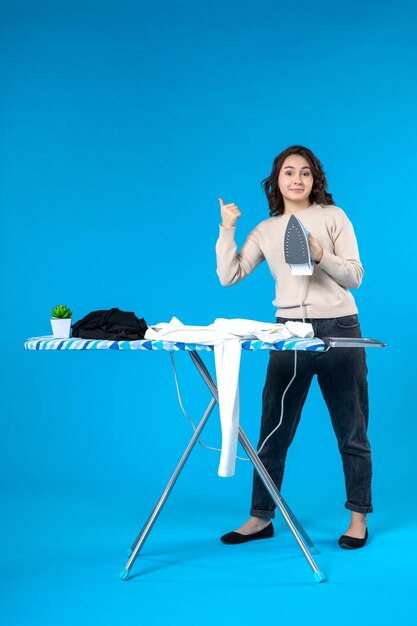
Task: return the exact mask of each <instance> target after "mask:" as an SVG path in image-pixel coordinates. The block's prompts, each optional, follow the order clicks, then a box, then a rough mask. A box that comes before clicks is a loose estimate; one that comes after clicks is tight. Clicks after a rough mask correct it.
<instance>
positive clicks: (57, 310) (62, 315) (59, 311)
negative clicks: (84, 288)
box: [51, 304, 72, 320]
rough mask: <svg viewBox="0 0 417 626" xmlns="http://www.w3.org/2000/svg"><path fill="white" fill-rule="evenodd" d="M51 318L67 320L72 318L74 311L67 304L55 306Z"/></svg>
mask: <svg viewBox="0 0 417 626" xmlns="http://www.w3.org/2000/svg"><path fill="white" fill-rule="evenodd" d="M51 317H53V318H55V319H59V320H67V319H70V317H72V311H71V309H69V308H68V307H67V306H65V304H58V306H54V308H53V309H52V311H51Z"/></svg>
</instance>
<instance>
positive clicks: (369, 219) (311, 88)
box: [0, 0, 417, 625]
mask: <svg viewBox="0 0 417 626" xmlns="http://www.w3.org/2000/svg"><path fill="white" fill-rule="evenodd" d="M415 29H416V9H415V8H414V5H413V3H411V2H397V3H395V4H391V3H384V2H369V1H368V2H359V1H358V0H353V1H350V2H348V3H336V2H331V1H328V0H322V1H319V2H314V3H311V2H305V1H303V0H301V1H300V2H297V3H294V2H292V3H289V2H288V3H287V2H285V3H284V2H272V1H266V0H260V1H259V2H247V1H242V0H240V1H239V2H237V1H236V2H235V1H230V2H208V3H207V2H206V3H203V2H199V3H191V2H186V1H182V2H181V1H175V2H174V1H172V2H170V1H167V0H165V1H161V2H158V3H153V2H150V1H147V2H140V1H136V2H134V1H126V0H123V1H119V2H108V1H101V2H98V1H97V2H95V1H91V0H90V1H83V2H81V1H72V2H52V1H51V2H45V1H39V2H37V3H31V2H24V1H21V0H20V1H19V0H17V1H13V2H12V1H10V2H8V1H2V2H0V41H1V44H0V45H1V90H2V93H1V104H0V107H1V109H0V115H1V118H0V124H1V126H0V130H1V141H0V150H1V153H0V164H1V187H0V193H1V246H0V251H1V252H0V253H1V268H2V287H1V324H2V326H1V327H2V329H3V332H2V352H1V354H2V359H1V364H2V379H1V380H2V386H3V390H2V407H1V408H2V411H1V412H2V418H1V433H0V435H1V439H0V440H1V454H0V470H1V500H2V511H1V516H0V523H1V527H2V528H1V541H2V544H3V545H2V549H1V560H2V574H1V576H2V581H1V589H2V591H1V593H2V595H3V598H2V599H1V604H0V606H1V608H0V617H1V621H2V624H13V625H21V624H31V625H35V624H47V623H54V624H57V623H59V624H75V623H78V624H89V623H100V624H120V623H121V620H122V619H123V620H125V622H126V623H137V622H138V621H140V622H141V623H142V624H143V623H145V624H148V623H149V624H150V623H152V624H166V623H183V624H188V623H190V624H191V623H192V622H194V621H195V619H196V618H198V619H200V621H202V623H206V622H207V623H209V622H210V623H212V622H213V621H217V622H218V623H226V622H230V620H232V622H233V623H234V621H236V622H237V621H239V623H244V624H246V623H247V624H249V623H253V622H254V621H255V620H256V621H262V622H267V621H269V620H271V619H275V616H278V617H280V618H281V619H286V620H290V621H291V623H298V622H300V623H305V620H306V619H307V618H308V619H309V620H311V623H319V621H320V623H326V624H327V623H331V622H332V621H333V620H334V619H335V616H337V619H338V622H339V623H340V624H345V623H346V624H347V623H349V624H350V623H351V621H352V619H357V618H360V619H366V620H367V622H368V623H369V624H377V623H381V620H385V622H387V621H388V620H391V617H393V616H395V618H396V620H397V621H398V620H400V621H401V620H403V621H409V619H411V617H410V616H411V615H413V614H414V609H413V606H412V593H413V591H412V584H413V580H414V566H413V558H415V555H416V530H417V529H416V497H415V495H416V488H415V484H416V477H417V476H416V474H417V472H416V455H415V452H414V449H415V446H414V440H415V437H416V434H417V431H416V422H415V416H416V402H415V394H414V388H415V367H414V354H415V347H414V345H413V343H414V324H413V312H414V306H415V303H416V298H415V288H414V286H413V285H414V284H415V258H414V255H415V246H414V244H413V239H414V233H415V228H416V218H415V211H416V203H415V192H414V187H415V180H416V172H415V152H416V118H415V110H416V105H417V98H416V91H417V81H416V39H415ZM292 144H301V145H305V146H307V147H309V148H310V149H311V150H313V152H314V153H315V154H316V155H317V157H318V158H319V159H320V161H321V163H322V164H323V167H324V170H325V172H326V176H327V179H328V183H329V190H330V191H331V193H332V194H333V197H334V199H335V203H336V205H337V206H340V207H342V208H343V210H344V211H345V212H346V213H347V215H348V217H349V218H350V219H351V221H352V223H353V225H354V228H355V232H356V235H357V239H358V244H359V250H360V255H361V260H362V263H363V266H364V268H365V275H364V280H363V283H362V285H361V287H360V289H359V290H358V291H354V292H353V294H354V297H355V299H356V302H357V305H358V308H359V319H360V322H361V328H362V333H363V336H367V337H374V338H377V339H380V340H382V341H384V342H386V343H387V344H388V348H387V349H386V350H368V352H367V358H368V368H369V377H368V382H369V392H370V427H369V436H370V441H371V446H372V450H373V462H374V483H373V490H374V508H375V512H374V513H373V514H372V516H369V532H370V541H369V544H368V545H367V546H366V548H365V549H364V550H360V551H356V552H347V551H341V550H340V549H339V548H338V546H337V543H336V541H337V538H338V536H339V535H340V534H341V533H342V532H343V531H344V530H345V529H346V528H347V525H348V519H349V514H348V512H347V511H346V510H345V509H344V507H343V505H344V501H345V492H344V481H343V473H342V466H341V461H340V457H339V453H338V450H337V445H336V439H335V437H334V434H333V432H332V429H331V425H330V418H329V416H328V413H327V409H326V407H325V404H324V401H323V399H322V397H321V394H320V391H319V388H318V385H317V382H316V381H314V382H313V385H312V388H311V390H310V394H309V397H308V400H307V403H306V406H305V408H304V412H303V419H302V421H301V424H300V427H299V430H298V433H297V436H296V439H295V441H294V444H293V446H292V447H291V449H290V452H289V455H288V463H287V469H286V477H285V482H284V488H283V495H284V497H285V498H286V499H287V501H288V502H289V504H290V505H291V507H292V508H293V509H294V511H295V512H296V514H297V516H298V517H299V518H300V520H301V522H302V523H303V524H304V526H305V527H306V529H307V531H308V532H309V534H310V535H311V536H312V537H313V538H314V539H315V540H316V543H317V544H318V546H319V547H320V549H321V554H320V555H318V556H317V557H316V560H317V562H318V563H319V565H320V567H321V569H323V570H324V571H325V573H326V574H327V577H328V579H329V582H328V583H326V584H325V585H317V584H316V583H315V582H314V579H313V575H312V572H311V570H310V568H309V566H308V565H307V563H306V561H305V559H304V557H303V556H302V554H301V552H300V551H299V549H298V546H297V545H296V543H295V542H294V540H293V537H292V536H291V535H290V533H289V530H288V528H287V526H286V525H285V524H284V522H283V521H282V520H281V518H280V517H279V516H277V519H276V537H275V538H274V539H273V540H271V541H270V542H254V543H253V544H248V545H246V546H242V547H240V548H237V549H236V550H235V548H232V549H229V548H228V547H227V546H224V545H223V544H221V543H220V542H219V541H218V536H219V535H220V534H223V533H224V532H227V531H228V530H231V529H233V528H237V527H238V526H240V524H241V523H243V521H245V520H246V519H247V517H248V512H249V505H250V493H251V481H252V469H251V465H250V464H249V463H247V462H246V463H245V462H243V461H242V462H239V463H238V466H237V471H236V475H235V476H234V477H233V478H230V479H223V478H220V477H219V476H218V475H217V467H218V459H219V456H218V453H217V452H212V451H207V450H203V449H202V448H200V447H199V446H197V448H196V449H195V450H194V451H193V454H192V455H191V457H190V459H189V461H188V463H187V465H186V467H185V469H184V471H183V473H182V474H181V476H180V478H179V480H178V482H177V484H176V486H175V489H174V491H173V493H172V495H171V497H170V499H169V500H168V503H167V505H166V507H165V509H164V510H163V512H162V514H161V516H160V518H159V519H158V520H157V522H156V525H155V528H154V530H153V532H152V533H151V535H150V537H149V539H148V541H147V543H146V544H145V547H144V548H143V552H142V553H141V554H142V555H141V557H140V558H139V559H138V560H137V562H136V564H135V566H134V569H133V570H132V573H134V574H141V575H139V576H134V577H133V578H132V579H131V581H130V582H129V583H122V582H120V580H119V579H118V572H119V570H120V569H122V567H123V566H124V564H125V561H126V557H125V554H124V550H125V548H127V547H128V546H129V545H130V543H131V541H132V540H133V539H134V537H135V536H136V533H137V532H138V531H139V530H140V528H141V527H142V524H143V523H144V521H145V520H146V518H147V516H148V514H149V513H150V511H151V509H152V507H153V506H154V504H155V502H156V500H157V498H158V497H159V495H160V493H161V491H162V489H163V488H164V486H165V484H166V482H167V480H168V478H169V477H170V475H171V473H172V471H173V469H174V467H175V466H176V463H177V461H178V460H179V457H180V456H181V453H182V451H183V449H184V447H185V445H186V443H187V441H188V439H189V438H190V436H191V434H192V430H191V427H190V425H189V424H188V422H187V421H186V420H185V418H184V417H183V415H182V414H181V412H180V409H179V406H178V402H177V398H176V391H175V385H174V380H173V376H172V368H171V362H170V359H169V355H168V353H143V352H138V353H127V352H120V353H114V352H89V353H85V352H78V353H77V352H49V353H46V352H43V353H39V352H25V351H24V350H23V342H24V340H25V339H26V338H28V337H31V336H37V335H45V334H50V333H51V328H50V322H49V314H50V310H51V308H52V306H54V305H55V304H58V303H61V302H63V303H65V304H67V305H69V306H70V307H71V308H72V309H73V311H74V320H77V319H80V318H81V317H83V316H84V315H86V314H87V313H88V312H90V311H92V310H97V309H102V308H104V309H105V308H111V307H119V308H120V309H123V310H127V311H135V313H136V314H137V315H138V317H144V318H145V319H146V321H147V323H148V324H149V325H150V324H153V323H157V322H160V321H169V319H170V318H171V317H172V316H173V315H175V316H177V317H179V318H180V319H181V321H183V322H184V323H186V324H209V323H211V322H212V321H213V320H214V319H215V318H216V317H245V318H251V319H260V320H271V321H274V313H275V309H274V308H273V307H272V305H271V301H272V299H273V298H274V283H273V280H272V277H271V276H270V274H269V270H268V268H267V266H266V264H263V265H262V266H261V267H259V268H258V269H257V270H256V272H255V273H254V274H253V275H251V276H250V277H248V278H247V279H245V280H244V281H243V282H242V283H240V284H239V285H236V286H234V287H233V288H227V289H225V288H223V287H221V285H220V283H219V280H218V277H217V275H216V271H215V269H216V261H215V252H214V246H215V243H216V240H217V236H218V225H219V223H220V212H219V204H218V200H217V197H218V196H221V197H222V198H223V200H224V201H225V202H235V203H236V204H238V206H239V208H240V210H241V211H242V217H241V218H240V220H239V223H238V228H237V233H236V239H237V242H238V244H239V245H240V244H242V243H243V241H244V239H245V237H246V234H247V233H248V232H249V231H250V230H251V229H252V228H253V227H254V226H255V225H256V224H257V223H258V222H260V221H261V220H262V219H265V218H266V217H267V216H268V206H267V202H266V198H265V196H264V194H263V192H262V190H261V188H260V181H261V180H262V179H263V178H265V177H266V176H267V175H269V173H270V171H271V166H272V161H273V159H274V158H275V156H276V155H277V154H278V153H279V152H281V151H282V150H283V149H285V148H286V147H287V146H289V145H292ZM402 220H405V221H404V222H403V221H402ZM313 234H314V233H313ZM267 357H268V354H267V352H263V353H247V354H244V355H243V358H242V367H241V403H242V410H241V423H242V426H243V428H244V430H245V432H246V433H247V435H248V436H249V438H250V439H251V441H252V442H253V443H255V442H256V440H257V434H258V427H259V417H260V406H261V392H262V386H263V381H264V376H265V370H266V364H267ZM203 358H204V360H205V362H206V363H207V365H208V367H209V369H210V371H211V372H212V373H213V374H214V367H213V359H212V355H210V354H203ZM176 363H177V367H178V373H179V376H180V385H181V391H182V394H183V401H184V404H185V407H186V409H187V412H188V414H189V415H190V417H191V418H192V419H193V420H194V421H198V418H199V417H200V416H201V414H202V412H203V410H204V408H205V407H206V405H207V403H208V401H209V399H210V395H209V393H208V391H207V390H206V388H205V387H204V384H203V382H202V381H201V379H200V378H199V375H198V373H197V372H196V370H195V368H194V366H193V365H192V363H191V360H190V359H189V358H188V355H186V354H179V355H177V356H176ZM202 441H203V442H204V443H206V444H208V445H212V446H219V444H220V429H219V424H218V413H217V409H215V411H214V413H213V416H212V418H211V420H210V421H209V423H208V425H207V427H206V429H205V430H204V432H203V436H202ZM257 544H261V545H257ZM342 606H343V607H344V610H343V611H341V610H340V608H341V607H342Z"/></svg>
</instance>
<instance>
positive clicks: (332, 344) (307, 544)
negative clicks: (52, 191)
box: [24, 335, 385, 583]
mask: <svg viewBox="0 0 417 626" xmlns="http://www.w3.org/2000/svg"><path fill="white" fill-rule="evenodd" d="M241 346H242V350H251V351H256V350H308V351H311V352H318V353H319V352H320V353H322V352H326V351H327V350H329V349H331V348H341V347H361V348H362V347H385V344H384V343H382V342H380V341H377V340H375V339H367V338H358V339H352V338H342V337H325V338H322V339H319V338H318V337H313V338H311V339H303V338H298V337H292V338H291V339H285V340H281V341H278V342H276V343H266V342H263V341H260V340H242V341H241ZM24 348H25V349H26V350H161V351H162V350H164V351H168V352H174V351H186V352H188V354H189V355H190V357H191V360H192V361H193V363H194V365H195V366H196V368H197V370H198V372H199V373H200V375H201V377H202V379H203V380H204V382H205V383H206V385H207V387H208V388H209V390H210V393H211V395H212V399H211V400H210V402H209V404H208V405H207V407H206V410H205V411H204V413H203V416H202V417H201V420H200V422H199V424H198V426H197V427H196V429H195V432H194V434H193V436H192V437H191V439H190V441H189V443H188V445H187V447H186V448H185V450H184V453H183V455H182V457H181V459H180V461H179V463H178V465H177V467H176V468H175V471H174V473H173V474H172V476H171V478H170V479H169V481H168V483H167V485H166V487H165V489H164V491H163V493H162V495H161V497H160V498H159V500H158V502H157V504H156V505H155V507H154V509H153V511H152V513H151V514H150V516H149V517H148V519H147V521H146V522H145V524H144V526H143V527H142V529H141V531H140V532H139V534H138V535H137V537H136V539H135V540H134V542H133V543H132V545H131V548H130V549H129V551H128V557H129V558H128V561H127V563H126V565H125V567H124V568H123V570H122V571H121V574H120V578H121V579H122V580H127V579H128V578H129V574H130V570H131V568H132V566H133V564H134V562H135V560H136V558H137V556H138V555H139V552H140V550H141V548H142V546H143V544H144V543H145V541H146V539H147V537H148V535H149V533H150V532H151V530H152V527H153V525H154V523H155V521H156V519H157V517H158V515H159V513H160V512H161V510H162V508H163V506H164V504H165V502H166V501H167V499H168V496H169V494H170V492H171V491H172V489H173V487H174V484H175V482H176V480H177V478H178V476H179V474H180V472H181V470H182V468H183V467H184V465H185V463H186V461H187V459H188V457H189V455H190V453H191V451H192V449H193V447H194V445H195V444H196V442H197V441H198V439H199V437H200V435H201V432H202V430H203V428H204V426H205V424H206V422H207V420H208V418H209V416H210V414H211V412H212V410H213V408H214V407H215V405H216V404H217V403H218V401H219V398H218V392H217V386H216V384H215V382H214V381H213V379H212V377H211V375H210V373H209V371H208V370H207V368H206V366H205V365H204V362H203V360H202V359H201V357H200V355H199V354H198V352H199V351H213V350H214V346H210V345H204V344H195V343H183V342H172V341H162V340H161V341H155V340H152V341H151V340H146V339H144V340H135V341H112V340H104V339H81V338H77V337H71V338H69V339H55V338H53V337H52V336H49V335H48V336H42V337H31V338H30V339H27V340H26V341H25V343H24ZM238 437H239V441H240V443H241V445H242V447H243V448H244V450H245V452H246V454H247V455H248V457H249V459H250V461H251V462H252V464H253V466H254V468H255V470H256V472H257V473H258V474H259V477H260V478H261V480H262V482H263V483H264V485H265V487H266V489H267V490H268V492H269V493H270V495H271V497H272V499H273V500H274V502H275V504H276V506H277V508H278V510H279V511H280V513H281V514H282V516H283V518H284V520H285V522H286V523H287V524H288V526H289V528H290V530H291V532H292V534H293V535H294V537H295V539H296V541H297V543H298V545H299V546H300V549H301V550H302V552H303V554H304V556H305V558H306V559H307V561H308V563H309V565H310V566H311V568H312V569H313V572H314V577H315V580H316V581H317V582H319V583H321V582H324V581H325V580H326V577H325V575H324V573H323V572H322V571H321V570H320V569H319V568H318V566H317V565H316V563H315V561H314V559H313V557H312V554H317V553H318V549H317V548H316V546H315V545H314V543H313V541H312V540H311V539H310V537H309V536H308V534H307V533H306V531H305V530H304V528H303V527H302V526H301V524H300V522H299V521H298V519H297V518H296V517H295V515H294V513H293V512H292V510H291V509H290V507H289V506H288V504H287V503H286V502H285V500H284V498H283V497H282V495H281V493H280V492H279V491H278V489H277V487H276V485H275V484H274V482H273V480H272V479H271V477H270V475H269V474H268V472H267V471H266V469H265V467H264V465H263V463H262V461H261V460H260V458H259V456H258V455H257V453H256V451H255V449H254V448H253V446H252V445H251V443H250V441H249V439H248V438H247V437H246V435H245V433H244V432H243V430H242V428H241V427H240V426H239V434H238Z"/></svg>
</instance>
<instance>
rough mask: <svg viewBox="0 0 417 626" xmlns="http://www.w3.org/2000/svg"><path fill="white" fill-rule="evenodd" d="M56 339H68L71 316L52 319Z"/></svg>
mask: <svg viewBox="0 0 417 626" xmlns="http://www.w3.org/2000/svg"><path fill="white" fill-rule="evenodd" d="M51 324H52V332H53V335H54V337H55V339H68V338H69V336H70V332H71V318H70V319H67V320H60V319H54V318H52V319H51Z"/></svg>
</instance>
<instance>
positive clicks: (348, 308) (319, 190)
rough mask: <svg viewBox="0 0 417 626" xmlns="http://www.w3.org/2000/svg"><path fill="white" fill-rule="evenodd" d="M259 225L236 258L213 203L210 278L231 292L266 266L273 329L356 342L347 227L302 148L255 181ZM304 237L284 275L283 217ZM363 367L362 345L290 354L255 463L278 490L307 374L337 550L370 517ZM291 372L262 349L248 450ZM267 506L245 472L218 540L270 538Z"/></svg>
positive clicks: (362, 538)
mask: <svg viewBox="0 0 417 626" xmlns="http://www.w3.org/2000/svg"><path fill="white" fill-rule="evenodd" d="M261 184H262V187H263V189H264V191H265V193H266V196H267V199H268V204H269V213H270V217H269V219H266V220H264V221H262V222H261V223H260V224H258V225H257V226H256V227H255V228H254V229H253V230H252V232H251V233H249V235H248V237H247V238H246V241H245V243H244V244H243V246H242V247H241V249H240V251H239V252H238V253H236V250H237V246H236V243H235V240H234V233H235V228H236V222H237V220H238V218H239V217H240V215H241V212H240V211H239V209H238V207H237V206H236V205H235V204H233V203H230V204H225V203H224V202H223V200H222V199H221V198H219V202H220V209H221V216H222V223H221V225H220V234H219V238H218V240H217V243H216V255H217V274H218V276H219V278H220V282H221V284H222V285H223V286H229V285H234V284H236V283H237V282H239V281H240V280H242V279H243V278H245V276H247V275H248V274H250V273H251V272H252V271H253V270H254V269H255V268H256V267H257V266H258V265H259V264H260V263H261V262H262V261H263V260H266V261H267V263H268V265H269V268H270V270H271V273H272V275H273V277H274V278H275V280H276V299H275V300H274V301H273V304H274V305H275V306H277V307H278V310H277V312H276V315H277V317H276V322H277V323H285V322H286V321H288V320H296V321H300V320H304V321H306V322H310V323H311V324H312V326H313V330H314V335H315V336H316V337H328V336H333V337H337V336H339V337H361V336H362V335H361V330H360V325H359V320H358V315H357V314H358V309H357V306H356V304H355V300H354V297H353V295H352V293H351V292H350V291H349V289H357V288H358V287H359V286H360V284H361V282H362V276H363V267H362V265H361V262H360V258H359V252H358V246H357V241H356V237H355V233H354V230H353V226H352V224H351V222H350V220H349V219H348V217H347V215H346V214H345V212H344V211H343V210H342V209H341V208H339V207H337V206H335V205H334V201H333V198H332V195H331V194H330V193H329V192H328V191H327V181H326V178H325V175H324V171H323V168H322V165H321V163H320V161H319V160H318V159H317V158H316V156H315V155H314V154H313V153H312V152H311V150H309V149H308V148H305V147H303V146H290V147H289V148H287V149H286V150H284V151H283V152H281V154H279V155H278V156H277V157H276V158H275V160H274V163H273V167H272V172H271V175H270V176H269V177H268V178H266V179H265V180H263V181H262V183H261ZM293 213H294V214H295V215H296V216H297V218H299V219H300V221H301V222H302V223H303V224H304V226H305V227H306V229H307V230H308V232H309V235H308V241H309V246H310V253H311V257H312V259H313V261H314V270H313V274H312V275H311V276H293V275H292V274H291V269H290V267H289V266H288V265H287V264H286V262H285V258H284V233H285V229H286V227H287V224H288V221H289V219H290V216H291V215H292V214H293ZM367 373H368V368H367V364H366V355H365V350H364V349H363V348H343V349H342V348H340V349H331V350H328V351H327V352H323V353H317V352H316V353H314V352H308V351H299V352H298V353H297V371H296V376H295V379H294V380H293V382H292V384H291V385H290V387H289V388H288V390H287V393H286V395H285V404H284V413H283V420H282V423H281V424H280V426H279V428H278V429H277V430H276V431H275V433H274V434H273V435H272V436H271V437H270V438H269V439H268V440H267V441H266V443H265V445H264V446H263V447H262V449H261V451H260V453H259V456H260V459H261V461H262V462H263V464H264V465H265V468H266V470H267V472H268V473H269V474H270V476H271V478H272V479H273V481H274V482H275V484H276V486H277V488H278V490H280V489H281V484H282V479H283V474H284V466H285V459H286V455H287V451H288V448H289V446H290V445H291V442H292V440H293V438H294V435H295V432H296V429H297V426H298V423H299V420H300V417H301V411H302V408H303V405H304V402H305V400H306V397H307V393H308V390H309V387H310V384H311V381H312V378H313V376H314V375H316V376H317V379H318V383H319V386H320V389H321V392H322V394H323V398H324V400H325V402H326V405H327V408H328V410H329V413H330V417H331V421H332V425H333V429H334V432H335V435H336V438H337V442H338V446H339V451H340V454H341V457H342V463H343V471H344V475H345V484H346V495H347V499H346V503H345V507H346V508H347V509H349V510H350V512H351V519H350V524H349V527H348V528H347V530H346V532H345V533H344V534H343V535H342V536H341V537H340V538H339V542H338V543H339V545H340V546H341V547H342V548H348V549H354V548H360V547H363V546H364V545H365V543H366V540H367V537H368V530H367V523H366V515H367V513H370V512H372V510H373V508H372V502H371V478H372V464H371V450H370V444H369V440H368V437H367V428H368V412H369V411H368V384H367ZM293 375H294V354H293V353H292V352H291V351H275V350H272V351H270V354H269V363H268V369H267V374H266V381H265V386H264V389H263V394H262V417H261V428H260V437H259V442H258V448H259V446H261V444H262V442H263V441H264V440H265V438H266V437H267V436H268V435H269V434H270V433H271V431H273V430H274V428H275V427H276V426H277V424H278V420H279V418H280V415H281V398H282V395H283V392H284V390H285V389H286V387H287V386H288V383H289V382H290V380H291V379H292V378H293ZM275 506H276V505H275V503H274V501H273V500H272V498H271V496H270V495H269V493H268V491H267V490H266V488H265V486H264V484H263V483H262V481H261V479H260V478H259V476H258V474H257V473H256V471H254V473H253V490H252V503H251V509H250V516H251V517H250V518H249V520H247V521H246V522H245V523H244V524H243V525H242V526H240V528H238V529H236V530H235V531H232V532H229V533H227V534H226V535H223V536H222V537H221V540H222V541H223V543H229V544H230V543H232V544H237V543H244V542H247V541H252V540H254V539H263V538H267V537H272V536H273V534H274V529H273V525H272V521H271V520H272V519H273V518H274V517H275V511H274V510H275Z"/></svg>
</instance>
